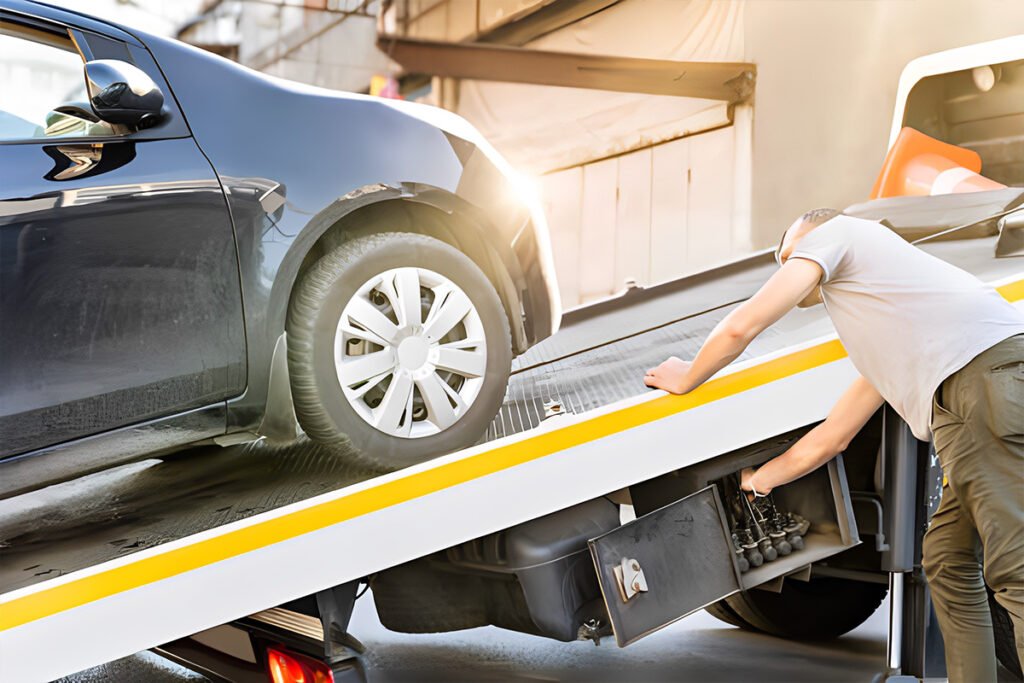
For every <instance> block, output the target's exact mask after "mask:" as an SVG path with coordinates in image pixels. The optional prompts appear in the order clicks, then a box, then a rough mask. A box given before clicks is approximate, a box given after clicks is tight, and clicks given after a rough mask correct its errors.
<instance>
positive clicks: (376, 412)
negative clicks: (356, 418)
mask: <svg viewBox="0 0 1024 683" xmlns="http://www.w3.org/2000/svg"><path fill="white" fill-rule="evenodd" d="M334 362H335V367H336V369H337V372H338V382H339V383H340V384H341V389H342V392H343V393H344V395H345V398H346V399H347V400H348V402H349V404H350V405H351V406H352V407H353V408H354V409H355V411H356V412H357V413H358V414H359V415H360V417H362V418H363V419H364V420H365V421H366V422H368V423H369V424H370V425H372V426H373V427H374V428H376V429H378V430H380V431H382V432H384V433H386V434H390V435H392V436H401V437H405V438H419V437H424V436H430V435H432V434H437V433H439V432H441V431H444V430H445V429H447V428H448V427H450V426H451V425H453V424H455V422H456V421H457V420H458V419H459V418H461V417H462V416H463V415H465V414H466V411H467V410H469V407H470V406H471V405H473V401H475V400H476V397H477V396H478V395H479V393H480V388H481V386H482V385H483V377H484V374H485V372H486V370H487V339H486V335H485V333H484V326H483V322H482V321H481V319H480V314H479V313H477V310H476V308H475V307H474V306H473V303H472V301H470V299H469V297H468V296H466V293H465V292H463V291H462V289H460V288H459V286H458V285H456V284H455V283H454V282H452V281H451V280H449V279H448V278H446V277H444V276H443V275H441V274H439V273H435V272H434V271H432V270H428V269H426V268H412V267H410V268H395V269H393V270H389V271H386V272H384V273H381V274H380V275H378V276H376V277H373V278H371V279H369V280H368V281H367V282H365V283H363V285H362V286H361V287H360V288H359V289H358V290H357V291H356V293H355V295H354V296H353V297H352V299H351V300H350V301H349V302H348V304H346V305H345V309H344V310H343V311H342V314H341V319H340V320H339V321H338V330H337V333H336V335H335V343H334Z"/></svg>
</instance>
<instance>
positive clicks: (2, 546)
mask: <svg viewBox="0 0 1024 683" xmlns="http://www.w3.org/2000/svg"><path fill="white" fill-rule="evenodd" d="M975 242H978V243H979V244H978V245H972V246H976V247H977V250H978V255H972V254H973V251H970V250H967V251H963V250H961V252H962V253H961V252H956V253H954V254H953V256H956V257H957V258H949V260H952V261H954V262H957V259H958V258H962V259H964V260H967V261H969V260H970V259H971V258H977V259H981V256H980V254H982V253H983V252H982V250H983V249H984V248H986V247H987V249H988V252H987V253H989V254H990V253H991V244H988V243H989V242H990V240H975ZM934 248H935V249H936V250H937V251H938V250H942V249H947V250H949V248H948V246H947V245H944V244H938V245H935V247H934ZM948 256H949V255H947V256H946V257H948ZM982 260H983V259H982ZM984 263H985V264H989V262H988V261H984ZM968 265H969V264H968ZM730 268H731V269H732V270H730ZM972 270H975V272H979V271H978V270H976V269H974V268H972ZM770 272H771V270H770V263H768V262H767V261H766V259H765V257H764V256H763V255H762V256H760V257H757V258H755V259H750V260H748V261H745V262H743V263H742V264H739V265H737V266H729V267H726V268H725V269H722V271H719V272H718V273H716V274H711V275H704V276H698V277H696V278H691V279H689V280H687V281H682V282H681V283H674V284H673V285H671V286H666V287H665V288H660V289H656V290H654V291H652V292H648V293H646V294H644V295H637V294H629V293H627V294H626V295H625V296H623V297H622V298H621V299H620V300H618V301H610V302H608V303H606V304H598V305H597V306H595V307H593V308H592V309H588V310H586V311H583V312H580V313H578V314H573V315H570V316H569V317H568V324H567V326H566V329H565V330H564V331H563V332H562V333H559V335H556V336H555V337H553V338H552V339H551V340H548V342H545V343H544V344H542V345H540V346H538V347H537V348H536V349H534V350H532V351H531V352H530V353H528V354H527V355H525V356H524V357H522V358H521V359H519V361H517V366H516V372H515V375H514V376H513V378H512V381H511V382H510V385H509V390H508V396H507V400H506V403H505V405H504V406H503V408H502V410H501V413H500V414H499V416H498V417H497V418H496V420H495V422H494V424H493V425H492V427H491V429H490V430H489V432H488V435H487V436H486V437H485V439H484V441H483V442H482V443H480V444H478V445H476V446H473V447H471V448H467V449H465V450H463V451H459V452H457V453H453V454H451V455H448V456H445V457H442V458H438V459H436V460H433V461H431V462H429V463H426V464H424V465H420V466H416V467H411V468H408V469H405V470H402V471H399V472H394V473H389V474H382V473H379V472H373V471H367V470H364V469H360V468H358V467H353V466H351V465H347V464H346V463H347V458H346V453H345V452H344V451H338V450H332V449H327V448H323V447H320V446H316V445H314V444H311V443H308V442H304V443H300V444H299V445H297V446H295V447H291V448H275V447H272V446H268V445H265V444H255V445H250V446H237V447H233V448H227V449H219V448H213V447H209V448H197V449H190V450H186V451H182V452H180V453H177V454H175V455H173V456H168V457H162V458H160V459H156V460H150V461H143V462H141V463H137V464H134V465H129V466H126V467H122V468H117V469H116V470H111V471H109V472H104V473H100V474H97V475H91V476H90V477H87V478H84V479H83V480H79V481H77V482H69V483H67V484H62V485H58V486H56V487H51V488H49V489H46V490H43V491H40V492H37V493H32V494H26V495H24V496H19V497H17V498H13V499H9V500H7V501H0V679H2V680H17V681H28V680H40V679H49V678H55V677H58V676H60V675H64V674H67V673H70V672H74V671H77V670H80V669H83V668H86V667H89V666H92V665H95V664H98V663H101V662H105V661H109V660H112V659H115V658H117V657H121V656H124V655H128V654H131V653H133V652H137V651H139V650H143V649H146V648H150V647H154V646H156V645H159V644H161V643H164V642H168V641H171V640H174V639H176V638H180V637H183V636H186V635H189V634H192V633H195V632H198V631H201V630H203V629H206V628H209V627H211V626H214V625H217V624H220V623H225V622H228V621H231V620H233V619H237V618H240V617H243V616H245V615H247V614H251V613H255V612H258V611H260V610H263V609H266V608H269V607H272V606H274V605H278V604H281V603H284V602H286V601H288V600H292V599H295V598H298V597H300V596H303V595H308V594H311V593H314V592H316V591H318V590H322V589H324V588H327V587H330V586H333V585H337V584H339V583H343V582H346V581H350V580H353V579H358V578H360V577H364V576H367V575H369V574H372V573H373V572H376V571H379V570H382V569H385V568H388V567H392V566H395V565H397V564H400V563H402V562H406V561H408V560H411V559H414V558H417V557H421V556H423V555H426V554H428V553H431V552H435V551H437V550H441V549H443V548H447V547H450V546H453V545H456V544H458V543H461V542H463V541H466V540H469V539H472V538H476V537H479V536H482V535H485V534H488V533H491V532H495V531H498V530H501V529H504V528H507V527H510V526H512V525H515V524H518V523H521V522H524V521H527V520H530V519H534V518H537V517H540V516H542V515H545V514H548V513H551V512H554V511H556V510H559V509H563V508H566V507H569V506H571V505H574V504H577V503H580V502H583V501H586V500H589V499H592V498H595V497H597V496H600V495H604V494H607V493H609V492H611V491H615V490H618V489H621V488H623V487H626V486H629V485H631V484H634V483H637V482H640V481H645V480H647V479H651V478H653V477H656V476H658V475H661V474H664V473H667V472H670V471H672V470H675V469H679V468H680V467H684V466H686V465H689V464H693V463H696V462H700V461H703V460H705V459H708V458H710V457H713V456H715V455H719V454H721V453H724V452H728V451H731V450H733V449H736V448H739V447H742V446H745V445H748V444H751V443H755V442H757V441H760V440H762V439H765V438H769V437H772V436H775V435H778V434H780V433H782V432H785V431H788V430H790V429H794V428H797V427H801V426H804V425H807V424H809V423H812V422H814V421H817V420H820V419H822V418H823V417H824V415H825V414H826V413H827V411H828V409H829V408H830V407H831V405H832V404H833V403H834V401H835V400H836V399H837V398H838V397H839V395H840V394H841V393H842V391H843V390H844V389H845V388H846V386H847V385H848V383H849V382H850V381H851V380H852V379H853V377H854V376H855V373H854V370H853V368H852V366H851V365H850V363H849V361H848V359H847V358H846V354H845V352H844V350H843V349H842V346H841V345H840V344H839V343H838V341H836V339H835V337H834V334H833V333H832V330H831V327H830V325H829V324H828V321H827V319H825V318H824V317H823V311H821V310H820V307H819V308H818V309H816V310H815V309H812V310H810V311H796V312H794V313H793V314H791V315H790V316H787V317H786V318H784V319H783V320H782V321H780V322H779V324H777V325H775V326H774V327H773V328H772V329H770V330H769V331H767V332H766V333H765V334H764V335H762V337H761V338H759V340H758V341H757V342H756V344H755V345H753V346H751V348H750V349H749V350H748V353H747V355H746V356H745V357H744V358H742V359H740V361H739V362H737V363H735V364H734V365H733V366H731V367H730V368H727V369H726V370H725V371H723V372H722V373H720V375H719V376H717V377H716V378H715V379H713V380H711V381H709V382H708V383H706V384H705V385H704V386H702V387H700V388H699V389H697V390H696V391H694V392H692V393H690V394H688V395H686V396H667V395H665V394H663V393H662V392H654V391H650V390H648V389H646V388H645V387H644V386H643V384H642V381H641V378H642V376H643V370H645V369H646V368H648V367H650V366H652V365H654V364H656V363H657V362H660V361H661V360H663V359H664V358H665V357H666V356H667V355H670V354H675V355H680V356H684V357H685V356H687V355H692V354H693V353H694V352H695V351H696V350H697V348H698V346H699V344H700V342H701V341H702V339H703V337H704V336H705V335H706V333H707V332H708V331H709V330H710V329H711V328H712V327H713V326H714V324H716V323H717V321H718V320H720V319H721V318H722V317H724V315H726V314H727V312H728V310H730V309H731V307H732V306H734V305H735V304H736V302H738V301H741V300H743V299H744V298H746V297H748V296H749V295H750V294H751V293H753V291H754V290H755V289H756V286H757V285H758V284H760V282H761V281H763V279H764V278H765V277H766V275H767V273H770ZM723 273H724V274H723ZM979 275H981V276H982V277H984V278H985V279H986V280H989V281H993V282H996V283H997V284H998V285H999V286H1000V291H1001V293H1002V294H1003V295H1004V296H1006V297H1007V298H1008V299H1010V300H1012V301H1018V302H1019V301H1021V300H1024V261H1022V260H1019V259H1018V260H1014V259H1008V260H1005V261H1001V262H992V263H991V264H989V265H985V267H984V268H982V272H979ZM630 297H632V299H630ZM553 405H557V406H560V407H561V410H558V411H552V410H551V407H552V406H553ZM546 412H547V413H550V412H555V413H561V414H556V415H555V416H554V417H550V418H548V419H544V417H545V413H546ZM83 634H88V637H84V635H83Z"/></svg>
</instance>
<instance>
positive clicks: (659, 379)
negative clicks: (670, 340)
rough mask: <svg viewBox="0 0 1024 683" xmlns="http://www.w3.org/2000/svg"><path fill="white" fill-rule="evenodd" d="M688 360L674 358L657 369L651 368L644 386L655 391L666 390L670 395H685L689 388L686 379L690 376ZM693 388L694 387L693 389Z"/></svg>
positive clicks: (645, 376)
mask: <svg viewBox="0 0 1024 683" xmlns="http://www.w3.org/2000/svg"><path fill="white" fill-rule="evenodd" d="M691 365H693V363H691V362H690V361H688V360H683V359H682V358H676V357H675V356H672V357H671V358H669V359H668V360H667V361H665V362H664V363H662V364H661V365H659V366H658V367H656V368H651V369H650V370H648V371H647V374H646V375H644V384H646V385H647V386H649V387H652V388H654V389H664V390H665V391H667V392H669V393H670V394H685V393H686V392H687V391H689V390H690V389H689V388H687V383H686V378H687V376H688V375H689V374H690V366H691ZM691 388H692V387H691Z"/></svg>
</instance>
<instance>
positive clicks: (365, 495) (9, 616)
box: [0, 280, 1024, 631]
mask: <svg viewBox="0 0 1024 683" xmlns="http://www.w3.org/2000/svg"><path fill="white" fill-rule="evenodd" d="M998 291H999V292H1000V294H1002V295H1003V296H1004V297H1006V298H1007V299H1008V300H1010V301H1019V300H1021V299H1024V280H1018V281H1016V282H1012V283H1009V284H1007V285H1004V286H1002V287H999V288H998ZM844 357H846V351H845V349H843V347H842V345H841V344H840V343H839V341H838V340H831V341H827V342H824V343H821V344H818V345H816V346H813V347H810V348H806V349H802V350H799V351H795V352H793V353H790V354H787V355H784V356H780V357H777V358H773V359H771V360H768V361H765V362H763V363H760V364H757V365H753V366H750V367H747V368H745V369H743V370H739V371H737V372H733V373H731V374H728V375H725V376H723V377H719V378H716V379H712V380H711V381H709V382H707V383H705V384H704V385H702V386H701V387H699V388H697V389H696V390H694V391H692V392H690V393H689V394H686V395H684V396H672V395H666V396H661V397H659V398H656V399H653V400H650V401H645V402H643V403H640V404H637V405H631V406H627V407H625V408H621V409H619V410H615V411H612V412H609V413H605V414H602V415H598V416H594V417H591V418H589V419H586V420H583V421H581V422H577V423H574V424H570V425H567V426H565V427H562V428H559V429H554V430H551V431H541V432H539V433H537V434H535V435H533V436H529V437H527V438H524V439H521V440H518V441H515V442H513V443H509V444H505V445H499V446H497V447H495V448H493V449H490V450H486V451H482V452H480V453H477V454H475V455H472V456H468V457H465V458H462V459H458V460H453V461H451V462H446V463H443V464H440V465H438V466H436V467H433V468H431V469H427V470H422V471H414V472H412V473H410V474H408V475H406V476H402V477H400V478H398V479H390V480H387V481H384V482H382V483H380V484H378V485H376V486H371V487H369V488H364V489H361V490H359V491H356V492H353V493H351V494H348V495H344V496H342V497H341V498H336V499H332V500H328V501H325V502H322V503H317V504H314V505H311V506H309V507H306V508H303V509H299V510H294V511H291V512H286V513H283V514H280V515H279V516H276V517H273V518H271V519H267V520H264V521H260V522H257V523H254V524H251V525H249V526H245V527H242V528H239V529H233V530H230V531H227V532H225V533H223V534H220V535H218V536H215V537H212V538H203V539H202V540H197V541H196V542H195V543H192V544H189V545H186V546H181V547H174V548H172V549H170V550H166V551H165V552H161V553H159V554H156V555H146V556H143V557H140V558H139V559H138V560H137V561H134V562H129V563H127V564H120V565H118V566H114V567H111V568H109V569H103V570H100V571H97V572H95V573H91V574H86V575H84V576H81V577H80V578H72V579H70V580H67V581H65V582H60V579H55V580H54V581H56V582H57V583H56V585H53V586H51V587H46V584H45V583H44V584H38V585H39V589H38V590H36V591H35V592H31V593H28V594H26V595H23V596H21V597H17V598H14V599H10V600H7V601H6V602H0V631H3V630H7V629H11V628H14V627H16V626H20V625H22V624H26V623H29V622H32V621H36V620H38V619H42V618H45V617H48V616H51V615H53V614H57V613H59V612H63V611H66V610H69V609H72V608H75V607H78V606H81V605H85V604H88V603H90V602H94V601H97V600H102V599H104V598H107V597H110V596H113V595H116V594H118V593H123V592H125V591H129V590H132V589H133V588H138V587H141V586H145V585H147V584H151V583H155V582H158V581H161V580H163V579H167V578H170V577H173V576H177V575H180V574H183V573H185V572H188V571H191V570H194V569H198V568H200V567H205V566H207V565H211V564H213V563H216V562H219V561H221V560H226V559H229V558H232V557H236V556H239V555H242V554H244V553H247V552H250V551H253V550H257V549H259V548H263V547H266V546H269V545H272V544H274V543H278V542H281V541H285V540H287V539H289V538H294V537H296V536H300V535H302V534H307V533H310V532H313V531H317V530H319V529H323V528H326V527H329V526H332V525H334V524H340V523H342V522H345V521H347V520H350V519H353V518H355V517H359V516H361V515H365V514H368V513H371V512H375V511H377V510H382V509H384V508H387V507H390V506H393V505H398V504H400V503H405V502H407V501H410V500H413V499H416V498H420V497H423V496H426V495H429V494H431V493H434V492H436V491H440V490H443V489H446V488H449V487H452V486H457V485H459V484H462V483H465V482H468V481H472V480H474V479H478V478H480V477H485V476H487V475H490V474H494V473H497V472H501V471H503V470H507V469H509V468H512V467H516V466H517V465H521V464H523V463H526V462H530V461H533V460H538V459H540V458H545V457H548V456H555V455H557V454H558V453H559V452H560V451H564V450H566V449H568V448H571V447H574V446H579V445H581V444H585V443H589V442H591V441H596V440H598V439H601V438H604V437H606V436H610V435H612V434H616V433H619V432H623V431H625V430H627V429H631V428H633V427H638V426H640V425H644V424H647V423H650V422H654V421H656V420H660V419H662V418H664V417H668V416H670V415H674V414H677V413H681V412H684V411H687V410H691V409H693V408H696V407H698V406H702V405H706V404H708V403H713V402H714V401H717V400H719V399H722V398H726V397H729V396H733V395H735V394H738V393H741V392H744V391H748V390H750V389H753V388H756V387H759V386H763V385H765V384H770V383H771V382H775V381H777V380H780V379H783V378H785V377H790V376H792V375H796V374H798V373H801V372H805V371H807V370H811V369H813V368H816V367H819V366H822V365H825V364H828V363H831V362H834V361H837V360H840V359H842V358H844ZM328 495H330V494H328ZM265 514H273V512H270V513H265ZM27 590H32V588H29V589H27Z"/></svg>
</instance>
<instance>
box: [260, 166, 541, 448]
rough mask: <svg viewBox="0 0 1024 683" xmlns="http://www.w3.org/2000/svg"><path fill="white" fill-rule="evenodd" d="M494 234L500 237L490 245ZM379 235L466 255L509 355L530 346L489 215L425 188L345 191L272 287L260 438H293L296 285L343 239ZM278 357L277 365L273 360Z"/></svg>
mask: <svg viewBox="0 0 1024 683" xmlns="http://www.w3.org/2000/svg"><path fill="white" fill-rule="evenodd" d="M487 231H492V232H493V234H495V236H496V237H498V239H492V240H489V239H487V236H486V232H487ZM379 232H409V233H415V234H421V235H426V236H429V237H434V238H436V239H438V240H440V241H442V242H445V243H446V244H449V245H451V246H453V247H455V248H456V249H459V250H460V251H462V252H463V253H465V254H466V255H467V256H468V257H469V258H470V259H472V260H473V262H474V263H476V264H477V265H478V266H479V267H480V269H481V270H482V271H483V272H484V274H485V275H486V276H487V278H488V280H490V282H491V284H492V285H493V286H494V289H495V291H497V293H498V298H499V299H500V300H501V303H502V305H503V307H504V309H505V314H506V317H507V318H508V322H509V330H510V331H511V333H512V346H513V352H514V353H521V352H522V351H524V350H526V348H528V347H529V341H528V338H527V332H526V328H525V325H524V321H523V315H522V310H523V308H522V307H523V302H522V298H521V296H520V289H521V287H522V285H521V284H517V283H521V282H522V273H521V271H520V268H519V264H518V261H517V260H516V258H515V255H514V254H513V253H512V249H511V245H505V244H503V243H502V240H503V239H504V238H502V237H501V236H500V235H499V232H498V229H497V228H496V227H495V226H493V225H492V224H491V223H490V221H489V220H488V219H487V217H486V216H484V215H482V213H481V212H480V211H479V210H478V209H476V208H475V207H473V206H472V205H470V204H469V203H468V202H466V201H465V200H463V199H462V198H460V197H458V196H457V195H455V194H452V193H450V192H447V191H445V190H441V189H439V188H436V187H433V186H426V185H423V184H418V183H417V184H403V185H401V186H398V187H396V186H391V185H384V184H375V185H368V186H363V187H361V188H358V189H357V190H353V191H352V192H349V193H348V194H346V195H345V196H344V197H342V198H340V199H339V200H338V201H336V202H334V203H333V204H331V205H330V206H328V207H327V208H325V209H324V210H323V211H321V212H320V213H318V214H317V215H316V216H315V217H314V218H313V219H311V220H310V221H309V222H308V223H307V224H306V227H305V228H304V229H303V230H302V231H301V232H300V233H299V234H298V235H297V236H296V237H295V239H294V240H293V242H292V244H291V246H290V248H289V250H288V253H287V254H286V255H285V257H284V259H283V260H282V262H281V264H280V266H279V268H278V270H277V273H276V276H275V278H274V283H273V286H272V288H271V297H270V306H269V316H268V320H267V336H268V344H269V346H270V348H272V349H274V353H273V356H272V357H271V358H268V359H267V364H268V365H267V367H268V370H267V378H268V379H267V394H266V397H267V398H266V404H265V408H264V411H263V413H264V414H263V418H262V420H261V423H260V426H259V428H258V429H257V433H258V434H260V435H263V436H268V437H270V438H272V439H279V440H290V439H291V438H294V435H295V434H296V432H295V430H294V427H295V426H296V425H297V422H296V421H295V417H294V407H293V403H292V396H291V388H290V377H289V376H288V371H287V365H286V364H285V363H283V362H282V360H281V359H283V358H284V356H285V355H286V353H287V352H286V347H287V341H286V340H287V337H286V335H285V319H286V317H287V313H288V308H289V305H290V303H291V299H292V296H293V295H294V292H295V289H296V286H297V285H298V283H299V281H300V279H301V278H302V275H303V273H304V272H306V271H307V270H308V269H309V268H310V267H311V266H312V265H313V264H314V263H316V261H317V260H318V259H319V258H320V257H321V256H323V255H324V254H325V253H327V252H328V251H330V250H331V249H334V248H335V247H337V246H339V245H341V244H344V243H345V242H347V241H350V240H353V239H356V238H358V237H363V236H365V235H370V234H375V233H379ZM275 359H277V361H275Z"/></svg>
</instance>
